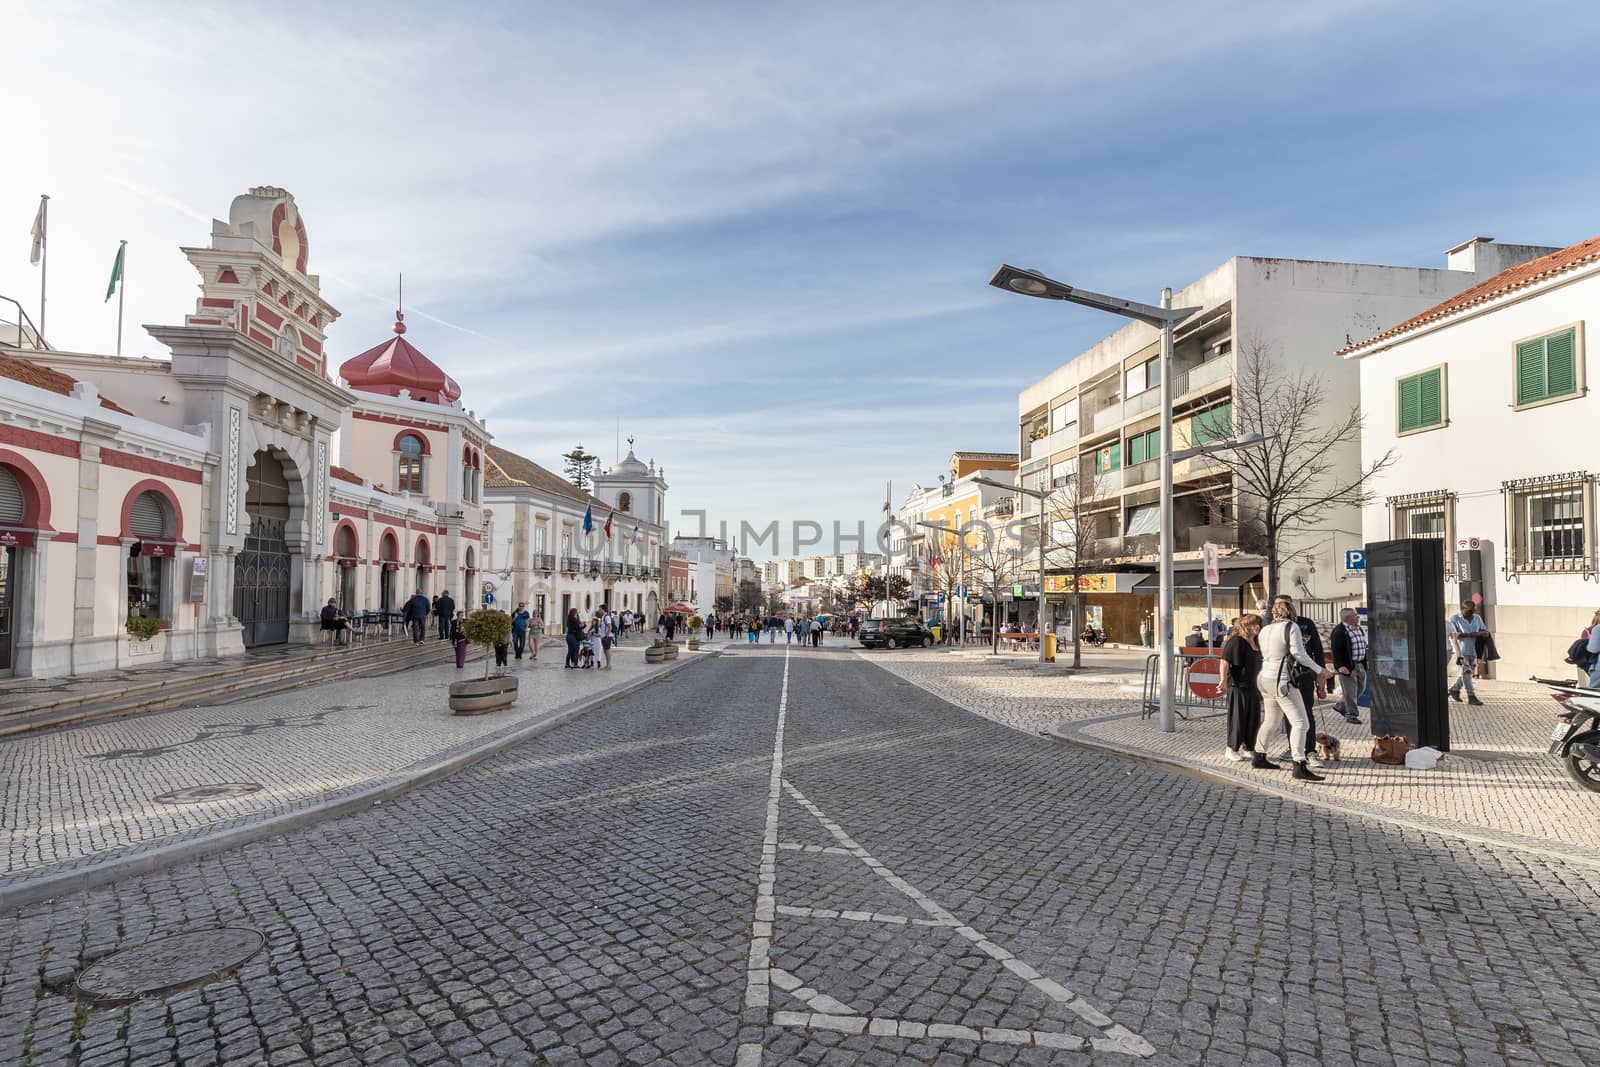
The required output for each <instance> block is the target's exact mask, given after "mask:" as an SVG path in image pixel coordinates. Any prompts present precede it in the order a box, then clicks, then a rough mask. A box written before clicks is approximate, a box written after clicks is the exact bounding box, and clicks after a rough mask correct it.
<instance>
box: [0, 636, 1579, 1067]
mask: <svg viewBox="0 0 1600 1067" xmlns="http://www.w3.org/2000/svg"><path fill="white" fill-rule="evenodd" d="M915 655H920V654H913V656H908V657H902V658H897V659H891V658H890V657H888V656H870V657H867V656H863V655H862V654H860V653H856V652H852V651H848V650H845V649H824V650H822V651H820V652H819V651H811V650H808V651H806V652H804V653H802V652H800V651H798V650H794V651H788V650H785V649H783V648H782V647H781V646H780V647H778V648H771V647H763V648H761V649H758V650H752V649H749V648H747V647H742V646H732V647H728V648H726V649H725V650H724V651H723V652H722V653H721V654H720V655H719V656H716V657H711V658H707V659H703V660H701V661H700V662H698V663H696V664H695V666H694V668H693V669H691V670H683V671H680V672H678V673H676V674H674V675H671V676H670V677H669V678H668V679H666V680H664V681H663V682H662V683H661V684H659V685H654V686H649V687H647V688H643V689H639V690H637V691H636V692H634V693H632V694H629V695H625V696H622V697H620V698H619V699H617V700H615V701H613V702H610V703H608V704H606V705H604V706H602V707H599V708H597V709H595V710H593V711H591V712H589V713H587V714H585V715H583V716H582V717H580V718H577V719H574V720H572V721H571V722H569V723H567V724H566V725H563V726H562V727H560V728H559V729H556V730H553V731H550V732H548V733H545V734H542V735H540V736H538V737H536V738H533V739H531V740H528V741H525V742H522V743H519V744H516V745H514V746H511V747H509V748H507V749H506V750H505V751H503V752H501V753H499V754H498V755H495V756H493V757H490V758H488V759H485V760H483V761H481V762H479V763H476V764H474V765H473V766H471V767H469V768H467V769H465V770H463V771H461V772H460V773H457V774H455V775H453V776H450V777H448V778H445V779H442V780H439V781H436V782H433V783H431V784H427V785H424V786H421V787H419V788H417V789H415V790H412V791H411V792H408V793H406V794H404V795H402V796H399V797H397V798H395V799H393V800H392V801H390V802H387V803H385V804H383V805H381V806H378V807H370V808H367V809H365V810H363V811H361V812H359V813H356V814H352V815H347V816H344V817H341V818H338V819H333V820H329V821H326V822H323V823H321V824H319V825H316V826H312V827H309V828H304V829H300V830H297V831H295V832H292V833H287V834H282V835H278V836H273V837H269V838H265V839H262V840H258V841H254V842H252V843H250V844H247V845H245V846H243V847H240V848H234V849H228V850H222V851H217V852H215V853H212V854H209V855H205V856H203V857H201V858H198V859H195V860H191V861H185V862H181V863H175V864H173V865H171V866H168V867H165V868H163V869H161V870H158V871H155V872H152V873H149V874H145V875H139V876H131V875H130V876H127V877H123V878H120V879H118V880H117V881H115V882H114V883H111V884H107V885H104V886H100V887H97V888H94V889H92V890H89V891H87V892H82V893H74V894H70V895H67V896H63V897H61V898H58V899H56V900H53V901H50V902H39V903H34V904H30V905H27V906H25V907H22V908H20V909H16V910H13V911H10V912H8V913H5V914H0V960H3V965H0V966H3V972H0V1063H6V1064H12V1063H16V1064H39V1065H44V1064H57V1063H76V1064H79V1065H83V1067H90V1065H101V1064H106V1065H110V1064H119V1065H132V1064H144V1063H149V1064H158V1063H184V1064H241V1065H243V1064H262V1063H266V1064H316V1065H319V1067H320V1065H323V1064H355V1063H362V1064H366V1063H372V1064H379V1063H384V1064H388V1063H393V1064H447V1063H461V1064H486V1065H487V1064H623V1063H630V1064H648V1063H676V1064H720V1065H741V1067H753V1065H756V1064H764V1065H769V1067H770V1065H774V1064H819V1063H829V1064H833V1063H837V1064H873V1065H877V1064H885V1065H887V1064H899V1063H905V1064H969V1063H971V1064H977V1063H984V1064H987V1063H997V1064H1005V1063H1019V1064H1020V1063H1029V1064H1147V1063H1148V1064H1219V1065H1220V1064H1228V1065H1233V1064H1239V1063H1249V1064H1257V1063H1260V1064H1267V1063H1274V1064H1293V1065H1302V1064H1303V1065H1307V1067H1309V1065H1312V1064H1328V1065H1335V1067H1345V1065H1350V1067H1367V1065H1385V1067H1388V1065H1399V1064H1422V1063H1435V1064H1450V1065H1458V1067H1466V1065H1476V1064H1487V1063H1547V1064H1560V1065H1577V1064H1584V1063H1595V1062H1600V1053H1597V1052H1596V1050H1597V1049H1600V1006H1597V1005H1600V996H1597V993H1600V989H1597V984H1596V979H1595V977H1594V972H1593V968H1592V964H1591V961H1590V953H1589V952H1588V951H1587V950H1586V949H1585V947H1584V946H1583V945H1582V944H1581V942H1580V940H1579V939H1578V938H1577V937H1575V936H1574V933H1573V930H1574V928H1573V923H1574V922H1575V921H1576V920H1577V919H1578V918H1579V917H1586V916H1587V915H1588V914H1589V910H1590V908H1591V905H1592V901H1593V899H1594V897H1595V893H1596V892H1597V891H1600V871H1597V870H1596V869H1594V868H1593V867H1589V866H1585V865H1579V864H1571V863H1567V862H1565V861H1563V860H1562V859H1560V858H1558V857H1553V856H1546V855H1540V854H1536V853H1530V852H1527V851H1522V850H1507V849H1503V848H1500V847H1497V846H1495V845H1492V844H1489V843H1484V842H1480V841H1472V840H1466V839H1462V838H1460V837H1455V836H1448V835H1439V834H1434V833H1430V832H1427V831H1424V830H1420V829H1416V828H1411V827H1406V826H1396V825H1392V824H1390V823H1388V822H1385V821H1383V820H1380V819H1375V818H1370V817H1363V816H1356V815H1350V814H1346V813H1343V812H1339V811H1333V810H1329V809H1326V808H1323V807H1318V806H1312V805H1307V804H1302V803H1296V802H1294V801H1292V800H1288V799H1284V798H1279V797H1273V796H1265V795H1262V794H1259V793H1256V792H1253V791H1250V790H1245V789H1240V788H1238V787H1236V786H1233V785H1230V784H1227V783H1225V782H1220V781H1215V780H1209V779H1206V778H1202V777H1198V776H1196V775H1193V774H1182V773H1175V772H1174V771H1172V770H1168V769H1165V768H1162V767H1157V766H1150V765H1146V764H1141V763H1138V762H1129V761H1128V760H1125V759H1117V758H1111V757H1108V756H1107V755H1105V754H1103V753H1099V752H1095V751H1090V750H1087V749H1084V748H1081V747H1077V746H1072V745H1063V744H1060V743H1058V742H1056V741H1053V740H1051V739H1050V738H1047V737H1041V736H1037V735H1036V734H1032V733H1030V732H1028V731H1026V730H1022V729H1016V728H1014V725H1016V724H1008V725H1003V724H1001V723H999V722H996V721H993V720H992V719H991V718H989V717H987V716H982V715H973V714H970V713H968V712H967V711H965V710H962V709H961V708H958V707H956V706H954V705H952V704H951V703H949V702H947V701H945V700H942V699H939V698H938V697H936V696H934V695H933V694H932V693H931V692H929V690H928V689H927V688H925V687H924V686H922V685H917V684H912V683H911V682H910V681H909V680H907V679H905V678H902V677H899V672H900V671H902V670H907V671H909V670H911V669H912V668H913V667H915V666H916V665H917V663H918V662H919V661H918V660H916V659H915V658H913V657H914V656H915ZM880 663H882V664H886V665H893V666H894V667H895V672H894V673H889V672H885V671H883V670H881V669H879V666H878V664H880ZM1109 688H1113V689H1114V688H1115V685H1114V684H1113V685H1111V686H1109ZM352 702H355V701H352ZM330 758H336V757H332V756H330ZM1573 797H1576V798H1577V799H1579V800H1582V799H1585V798H1583V797H1582V796H1580V795H1579V794H1576V793H1574V794H1573ZM211 927H226V928H233V929H234V930H236V931H251V930H254V931H259V932H260V933H261V934H262V935H264V937H265V945H264V947H263V948H262V949H261V950H260V951H259V952H257V953H256V954H255V955H253V956H251V957H249V958H248V959H246V960H245V961H244V962H243V963H242V965H240V966H239V967H238V968H237V969H236V970H227V971H226V973H223V974H221V975H220V976H219V977H216V978H214V979H213V980H210V981H205V982H202V983H200V984H194V985H189V986H186V987H183V988H178V989H175V990H171V991H167V992H164V993H160V994H158V995H153V996H150V997H146V998H144V999H140V1000H137V1001H135V1002H133V1003H132V1004H99V1003H89V1002H87V1001H85V1000H83V999H80V998H79V997H78V996H76V995H75V986H74V982H75V979H76V978H77V977H78V976H79V975H80V974H81V973H82V972H83V971H84V970H85V969H86V968H88V967H90V966H91V965H93V964H94V963H95V962H97V961H101V960H105V959H106V958H107V957H108V956H109V955H110V954H111V953H113V952H115V951H116V950H118V949H124V948H129V947H132V946H138V945H142V944H146V943H149V942H152V941H154V940H156V939H159V938H163V937H167V936H171V935H174V934H178V933H186V932H193V931H199V930H204V929H206V928H211ZM239 936H243V935H242V934H240V935H239ZM201 962H203V961H201ZM1553 991H1559V995H1552V994H1553Z"/></svg>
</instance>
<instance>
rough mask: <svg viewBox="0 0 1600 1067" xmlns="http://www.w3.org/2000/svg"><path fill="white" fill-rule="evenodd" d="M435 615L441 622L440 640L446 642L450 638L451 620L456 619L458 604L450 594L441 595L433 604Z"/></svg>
mask: <svg viewBox="0 0 1600 1067" xmlns="http://www.w3.org/2000/svg"><path fill="white" fill-rule="evenodd" d="M433 614H434V616H435V617H436V618H437V619H438V620H439V640H441V641H443V640H446V639H447V638H449V636H450V620H451V619H453V618H455V617H456V602H455V601H454V600H451V599H450V594H449V593H440V594H439V599H438V600H435V601H434V602H433Z"/></svg>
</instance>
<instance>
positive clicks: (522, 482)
mask: <svg viewBox="0 0 1600 1067" xmlns="http://www.w3.org/2000/svg"><path fill="white" fill-rule="evenodd" d="M484 456H485V457H486V458H487V459H488V461H489V468H488V469H487V470H485V471H484V473H483V484H484V485H485V486H487V487H488V488H490V489H514V488H516V487H518V486H527V487H528V488H530V489H538V490H541V491H543V492H546V493H550V494H552V495H554V496H561V497H566V498H567V499H569V500H575V501H577V502H578V503H581V504H593V505H594V506H595V508H596V509H600V508H607V509H609V508H610V507H611V505H610V504H607V503H606V502H605V501H604V500H601V499H599V498H597V497H593V496H590V495H589V494H588V493H586V492H584V491H583V490H582V489H579V488H578V487H577V486H575V485H573V484H572V483H571V482H569V481H567V480H566V479H565V478H563V477H561V475H559V474H557V473H556V472H555V471H552V470H546V469H545V468H544V467H541V466H539V465H538V464H537V463H535V462H534V461H533V460H531V459H527V458H525V457H523V456H519V455H517V454H516V453H515V452H508V451H507V450H505V449H503V448H501V447H500V446H499V445H489V446H488V447H487V448H485V449H484Z"/></svg>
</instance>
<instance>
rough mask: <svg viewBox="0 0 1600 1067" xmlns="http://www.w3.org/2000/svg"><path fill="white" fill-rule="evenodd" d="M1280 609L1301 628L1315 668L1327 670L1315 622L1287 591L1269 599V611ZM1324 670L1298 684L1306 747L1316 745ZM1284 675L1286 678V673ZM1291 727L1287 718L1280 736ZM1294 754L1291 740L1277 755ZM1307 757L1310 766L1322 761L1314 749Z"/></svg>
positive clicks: (1330, 675)
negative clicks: (1305, 730)
mask: <svg viewBox="0 0 1600 1067" xmlns="http://www.w3.org/2000/svg"><path fill="white" fill-rule="evenodd" d="M1280 608H1282V609H1286V610H1287V611H1288V613H1289V614H1288V615H1286V616H1284V617H1285V618H1289V619H1293V620H1294V624H1295V626H1296V627H1297V628H1298V629H1299V630H1300V641H1301V643H1302V644H1303V645H1304V646H1305V650H1306V655H1308V656H1310V657H1311V658H1312V659H1313V660H1314V661H1316V664H1317V670H1318V671H1319V672H1323V673H1326V671H1327V667H1326V664H1327V662H1328V658H1327V656H1325V655H1323V652H1322V635H1321V634H1320V633H1318V632H1317V624H1316V623H1314V622H1312V621H1311V620H1310V619H1308V618H1306V617H1305V616H1304V615H1302V614H1300V612H1299V610H1298V609H1297V608H1296V607H1295V606H1294V599H1293V598H1292V597H1290V596H1289V595H1288V594H1287V593H1279V594H1278V595H1277V596H1275V597H1273V598H1272V610H1273V611H1274V612H1277V611H1278V610H1280ZM1274 618H1276V615H1274ZM1265 629H1266V628H1265V627H1263V632H1265ZM1323 673H1319V674H1318V676H1317V677H1316V678H1315V679H1305V680H1303V681H1302V682H1301V683H1300V686H1299V689H1300V699H1301V700H1303V701H1304V702H1305V706H1306V718H1307V719H1308V720H1309V726H1308V729H1307V734H1306V736H1307V737H1309V738H1310V739H1311V740H1310V741H1309V742H1308V744H1307V748H1308V749H1312V748H1315V745H1316V739H1317V701H1319V700H1321V699H1322V698H1323V697H1324V696H1326V695H1327V693H1328V690H1327V687H1326V686H1325V685H1324V683H1323ZM1285 676H1286V677H1287V674H1286V675H1285ZM1326 676H1327V677H1328V678H1332V677H1333V675H1332V674H1331V673H1328V674H1327V675H1326ZM1293 729H1294V726H1293V724H1292V723H1290V722H1289V721H1288V720H1285V721H1284V724H1283V735H1284V737H1285V738H1286V739H1287V738H1289V737H1290V734H1291V733H1292V731H1293ZM1293 753H1294V743H1293V741H1290V744H1289V747H1288V748H1287V749H1285V750H1284V752H1283V754H1282V755H1280V756H1279V757H1278V758H1279V759H1293V758H1294V755H1293ZM1309 760H1310V763H1311V765H1312V766H1313V767H1320V766H1322V761H1321V760H1319V759H1318V758H1317V757H1316V755H1315V753H1314V752H1313V753H1312V754H1311V755H1310V756H1309Z"/></svg>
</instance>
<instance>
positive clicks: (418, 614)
mask: <svg viewBox="0 0 1600 1067" xmlns="http://www.w3.org/2000/svg"><path fill="white" fill-rule="evenodd" d="M432 610H433V605H432V604H430V603H429V602H428V598H427V597H426V596H424V595H423V593H422V590H420V589H418V590H417V595H416V596H414V597H412V598H411V599H410V600H408V601H406V606H405V609H404V610H403V611H402V612H401V613H400V619H401V621H402V622H404V623H405V625H406V628H407V629H409V630H410V631H411V643H412V644H414V645H415V644H421V643H422V632H423V628H424V627H426V626H427V625H428V613H429V612H431V611H432Z"/></svg>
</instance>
